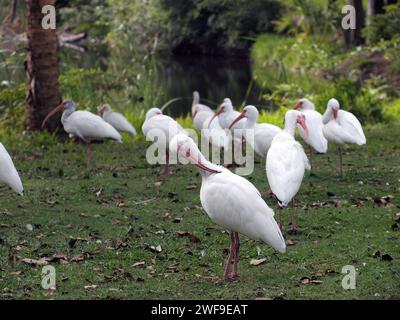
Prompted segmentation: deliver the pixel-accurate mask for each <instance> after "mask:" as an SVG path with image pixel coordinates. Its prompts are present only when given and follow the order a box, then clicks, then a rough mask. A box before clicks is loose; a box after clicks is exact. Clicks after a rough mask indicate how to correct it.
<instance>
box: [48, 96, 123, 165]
mask: <svg viewBox="0 0 400 320" xmlns="http://www.w3.org/2000/svg"><path fill="white" fill-rule="evenodd" d="M61 110H64V112H63V114H62V117H61V123H62V125H63V127H64V130H65V131H66V132H67V133H68V134H69V135H70V137H76V138H79V139H81V140H82V141H83V142H85V143H86V144H87V164H88V165H89V164H90V162H91V158H92V145H91V142H92V141H103V140H107V139H111V140H115V141H117V142H119V143H122V137H121V135H120V134H119V133H118V131H117V130H115V129H114V127H113V126H112V125H110V124H108V123H107V122H105V121H104V120H103V119H102V118H101V117H99V116H98V115H95V114H93V113H91V112H89V111H76V106H75V102H74V101H72V100H66V101H64V102H62V103H61V104H60V105H59V106H58V107H56V108H54V109H53V110H52V111H50V112H49V114H48V115H47V116H46V118H45V119H44V121H43V123H42V128H44V126H45V125H46V122H47V121H48V120H49V119H50V118H51V117H52V116H53V115H55V114H56V113H57V112H60V111H61Z"/></svg>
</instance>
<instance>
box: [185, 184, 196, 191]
mask: <svg viewBox="0 0 400 320" xmlns="http://www.w3.org/2000/svg"><path fill="white" fill-rule="evenodd" d="M194 189H197V185H196V184H188V185H187V186H186V190H194Z"/></svg>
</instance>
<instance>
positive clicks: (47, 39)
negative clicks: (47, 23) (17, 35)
mask: <svg viewBox="0 0 400 320" xmlns="http://www.w3.org/2000/svg"><path fill="white" fill-rule="evenodd" d="M25 3H26V15H27V20H28V26H27V38H28V54H27V61H26V65H25V68H26V72H27V75H28V85H29V92H28V99H27V105H26V115H27V129H28V130H40V129H41V123H42V121H43V119H44V118H45V116H46V114H47V113H48V112H49V111H50V110H51V109H53V108H54V107H56V106H57V105H58V104H59V103H60V102H61V95H60V91H59V85H58V76H59V69H58V60H59V58H58V50H59V44H58V39H57V33H56V30H52V29H43V28H42V19H43V17H44V15H43V14H42V7H43V6H45V5H55V0H25ZM51 121H52V122H50V123H49V126H48V128H50V130H55V128H56V127H57V125H58V123H59V121H60V118H57V117H54V119H51Z"/></svg>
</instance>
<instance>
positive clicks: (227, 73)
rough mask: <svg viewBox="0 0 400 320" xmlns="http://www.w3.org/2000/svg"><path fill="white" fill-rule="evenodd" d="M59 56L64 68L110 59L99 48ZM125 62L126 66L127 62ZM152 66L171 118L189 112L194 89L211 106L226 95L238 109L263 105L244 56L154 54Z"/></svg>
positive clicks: (90, 65)
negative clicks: (249, 105)
mask: <svg viewBox="0 0 400 320" xmlns="http://www.w3.org/2000/svg"><path fill="white" fill-rule="evenodd" d="M62 56H63V59H62V60H63V61H64V63H63V66H64V68H70V65H71V64H73V65H75V66H78V67H83V68H95V67H100V68H103V69H106V68H107V64H108V63H109V59H110V58H109V57H108V56H107V55H106V54H103V53H102V50H93V51H87V52H85V53H77V52H71V51H69V52H68V49H63V55H62ZM128 60H129V59H128ZM125 63H126V65H127V67H126V68H129V66H130V65H131V64H130V62H129V61H127V62H125ZM153 68H154V78H155V79H154V82H155V88H157V90H158V91H159V92H162V95H161V98H162V99H161V101H160V104H161V105H163V104H165V103H167V102H168V101H170V100H172V99H174V102H172V103H171V104H169V105H168V108H167V111H166V113H168V114H169V115H171V116H173V117H178V116H181V115H186V114H187V113H188V112H190V110H191V103H192V93H193V91H195V90H197V91H199V93H200V98H201V103H203V104H206V105H209V106H210V107H212V108H216V107H217V106H218V105H219V104H220V103H221V102H222V100H223V99H224V98H227V97H229V98H231V100H232V102H233V104H234V105H235V106H236V107H237V108H239V107H241V106H244V105H248V104H253V105H256V106H257V107H260V106H262V105H265V104H266V103H265V101H264V102H261V99H260V95H261V93H260V89H259V88H258V86H257V85H256V83H255V81H253V76H252V64H251V61H250V59H249V58H247V57H222V56H200V55H196V56H177V55H157V56H156V57H155V59H154V67H153ZM132 76H133V75H132ZM161 105H159V106H158V107H160V106H161ZM120 111H123V110H120Z"/></svg>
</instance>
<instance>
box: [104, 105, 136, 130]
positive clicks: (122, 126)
mask: <svg viewBox="0 0 400 320" xmlns="http://www.w3.org/2000/svg"><path fill="white" fill-rule="evenodd" d="M99 114H100V116H101V117H102V118H103V120H104V121H105V122H107V123H109V124H111V125H112V126H113V127H114V128H115V129H117V131H119V132H128V133H130V134H131V135H132V136H136V135H137V133H136V130H135V128H134V127H133V126H132V124H131V123H130V122H129V121H128V120H127V119H126V118H125V117H124V116H123V115H122V114H120V113H118V112H112V111H111V106H110V105H109V104H105V105H103V106H102V107H101V109H100V110H99Z"/></svg>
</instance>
